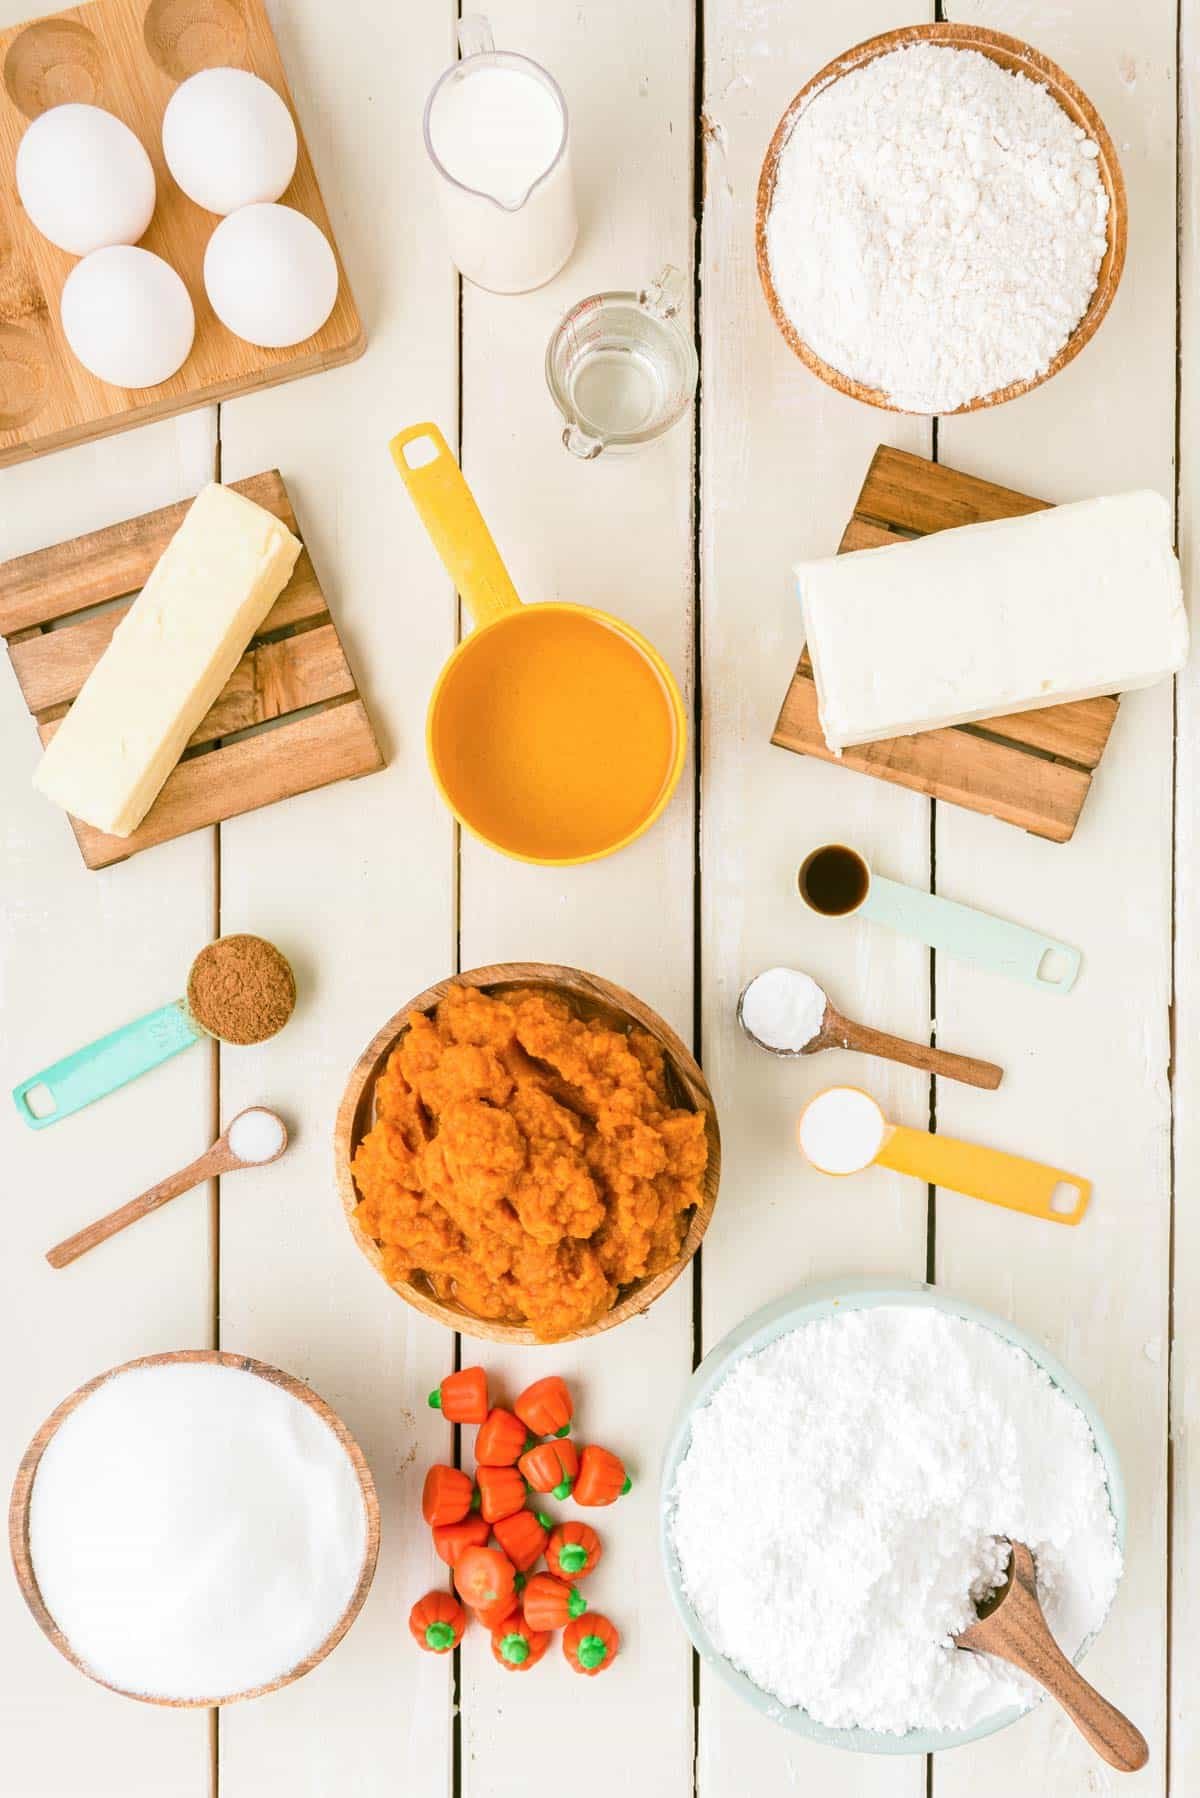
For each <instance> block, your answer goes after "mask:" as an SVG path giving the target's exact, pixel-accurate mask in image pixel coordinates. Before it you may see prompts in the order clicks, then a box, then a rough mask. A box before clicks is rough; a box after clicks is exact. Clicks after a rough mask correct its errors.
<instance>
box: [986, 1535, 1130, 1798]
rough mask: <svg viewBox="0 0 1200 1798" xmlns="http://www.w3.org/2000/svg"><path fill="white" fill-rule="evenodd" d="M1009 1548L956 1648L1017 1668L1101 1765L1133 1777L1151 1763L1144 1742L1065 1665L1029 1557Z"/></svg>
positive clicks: (1021, 1547)
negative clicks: (1004, 1567) (1001, 1579)
mask: <svg viewBox="0 0 1200 1798" xmlns="http://www.w3.org/2000/svg"><path fill="white" fill-rule="evenodd" d="M1009 1547H1010V1549H1011V1551H1012V1552H1011V1557H1010V1559H1009V1564H1008V1579H1007V1581H1006V1582H1005V1584H1004V1585H1003V1586H1001V1587H1000V1589H999V1591H998V1592H996V1593H993V1594H992V1596H991V1597H990V1598H989V1599H987V1600H986V1601H985V1603H984V1604H983V1606H982V1607H981V1608H980V1614H979V1616H978V1618H977V1619H976V1621H975V1622H974V1623H972V1624H969V1625H968V1626H967V1628H966V1629H964V1630H963V1631H962V1633H961V1635H958V1636H956V1637H955V1638H954V1640H955V1643H956V1644H957V1646H958V1647H959V1648H966V1649H969V1650H970V1651H971V1652H972V1653H973V1654H994V1655H996V1656H997V1657H998V1658H999V1659H1000V1660H1002V1661H1009V1662H1010V1663H1011V1664H1012V1665H1013V1666H1014V1667H1019V1668H1020V1669H1021V1672H1022V1673H1027V1674H1028V1675H1029V1677H1030V1679H1035V1680H1036V1681H1037V1683H1038V1685H1039V1686H1044V1687H1045V1689H1046V1691H1047V1692H1049V1694H1050V1696H1051V1698H1053V1699H1055V1700H1056V1701H1057V1702H1058V1703H1059V1704H1061V1706H1062V1708H1063V1710H1064V1711H1066V1713H1067V1715H1068V1717H1069V1718H1070V1719H1071V1721H1072V1723H1073V1724H1074V1725H1075V1727H1076V1729H1077V1730H1078V1731H1079V1733H1080V1734H1081V1735H1082V1736H1084V1737H1085V1738H1086V1740H1087V1741H1088V1742H1090V1743H1091V1745H1092V1747H1093V1748H1094V1749H1095V1750H1096V1753H1097V1754H1098V1755H1100V1757H1101V1759H1103V1760H1106V1761H1107V1762H1108V1764H1109V1766H1110V1767H1115V1768H1116V1769H1117V1771H1118V1772H1119V1773H1136V1772H1137V1770H1138V1768H1139V1767H1144V1766H1145V1764H1146V1762H1147V1760H1149V1758H1150V1750H1149V1748H1148V1747H1147V1746H1146V1738H1145V1736H1143V1734H1142V1733H1141V1731H1140V1730H1139V1729H1136V1728H1135V1727H1134V1725H1133V1724H1132V1723H1131V1722H1130V1721H1129V1718H1128V1717H1126V1716H1123V1715H1122V1713H1121V1712H1120V1711H1119V1710H1117V1708H1116V1706H1115V1705H1111V1704H1110V1703H1109V1702H1108V1700H1107V1698H1101V1696H1100V1694H1099V1692H1097V1691H1096V1689H1095V1687H1094V1686H1090V1685H1089V1684H1088V1682H1087V1680H1086V1679H1084V1677H1083V1675H1082V1673H1080V1671H1079V1669H1078V1668H1077V1667H1074V1666H1073V1665H1072V1664H1071V1662H1070V1661H1069V1660H1068V1659H1067V1657H1066V1655H1065V1654H1064V1653H1063V1651H1062V1649H1061V1648H1060V1647H1059V1646H1058V1643H1057V1642H1056V1641H1055V1640H1054V1637H1053V1636H1052V1635H1051V1634H1050V1630H1049V1628H1048V1626H1047V1623H1046V1619H1045V1617H1043V1615H1042V1607H1041V1605H1040V1604H1039V1603H1038V1595H1037V1573H1036V1571H1035V1568H1034V1564H1033V1556H1032V1554H1031V1553H1030V1552H1029V1550H1028V1549H1027V1548H1026V1546H1025V1544H1024V1543H1023V1542H1011V1543H1010V1544H1009Z"/></svg>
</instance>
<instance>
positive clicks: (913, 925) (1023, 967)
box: [796, 843, 1083, 993]
mask: <svg viewBox="0 0 1200 1798" xmlns="http://www.w3.org/2000/svg"><path fill="white" fill-rule="evenodd" d="M796 884H797V886H798V888H799V891H800V897H801V898H802V899H803V900H804V903H805V904H806V905H807V906H808V907H809V909H810V911H815V912H816V913H818V915H819V916H821V917H823V918H846V917H851V916H857V917H862V918H873V919H874V920H875V921H876V923H879V924H886V925H887V926H888V927H889V928H890V929H892V930H898V931H899V932H900V933H901V935H903V936H909V937H915V938H916V940H917V941H918V942H919V943H925V944H927V945H928V946H929V947H930V948H931V949H940V950H942V951H944V953H945V954H947V955H952V956H954V957H955V959H956V960H958V961H966V962H972V963H974V965H975V966H976V967H977V968H986V969H987V970H988V971H989V973H992V974H1006V975H1007V976H1008V977H1009V979H1010V980H1023V981H1025V983H1026V984H1027V985H1029V986H1036V987H1039V988H1040V989H1041V990H1042V991H1043V992H1047V993H1069V992H1070V990H1071V988H1072V987H1073V986H1074V984H1075V982H1076V980H1077V979H1078V977H1079V969H1080V965H1081V962H1082V959H1083V958H1082V956H1081V955H1080V953H1079V950H1078V949H1072V948H1071V946H1070V945H1069V944H1068V943H1060V942H1058V941H1056V939H1055V938H1054V937H1049V936H1041V935H1040V934H1039V933H1038V932H1037V931H1036V930H1027V929H1025V927H1024V926H1023V925H1020V924H1010V923H1008V922H1007V921H1006V920H1005V919H1004V918H995V917H993V916H992V915H991V913H990V912H984V911H977V910H976V909H975V907H974V906H971V905H959V904H957V903H956V902H955V901H954V900H952V899H942V898H940V897H939V896H938V895H937V894H936V893H922V892H921V891H920V890H919V889H918V888H916V887H909V886H904V885H902V884H901V883H900V882H899V881H896V880H884V879H882V878H881V877H880V876H879V875H878V874H875V873H873V872H872V870H871V868H870V866H869V864H868V862H867V860H866V857H865V856H863V855H861V854H860V853H859V852H858V850H857V849H851V848H848V847H847V845H846V844H845V843H823V844H822V845H821V847H820V848H819V849H814V850H813V851H812V853H811V854H810V855H808V856H806V857H805V859H804V861H803V862H801V864H800V870H799V873H798V874H797V876H796Z"/></svg>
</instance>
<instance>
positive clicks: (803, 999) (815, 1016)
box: [742, 968, 826, 1053]
mask: <svg viewBox="0 0 1200 1798" xmlns="http://www.w3.org/2000/svg"><path fill="white" fill-rule="evenodd" d="M825 1005H826V999H825V994H824V993H823V992H822V991H821V988H820V987H819V986H818V985H817V983H816V981H815V980H814V979H813V978H812V976H811V975H809V974H803V973H801V971H800V969H799V968H767V969H766V970H765V972H763V973H762V974H756V975H755V977H754V979H753V980H752V981H751V982H750V984H749V986H748V987H747V988H746V990H745V992H744V993H743V994H742V1022H743V1023H744V1024H745V1026H746V1028H747V1030H748V1031H749V1032H750V1034H751V1036H756V1037H757V1038H758V1040H759V1042H760V1043H766V1045H767V1047H768V1048H769V1049H790V1050H791V1051H792V1052H793V1053H795V1052H796V1051H798V1050H800V1049H803V1048H804V1046H805V1044H806V1043H811V1041H812V1039H813V1037H814V1036H816V1034H817V1032H818V1031H819V1030H820V1028H821V1020H822V1019H823V1018H824V1016H825Z"/></svg>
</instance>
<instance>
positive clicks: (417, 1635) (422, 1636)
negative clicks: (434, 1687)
mask: <svg viewBox="0 0 1200 1798" xmlns="http://www.w3.org/2000/svg"><path fill="white" fill-rule="evenodd" d="M408 1627H409V1629H410V1630H411V1632H412V1638H413V1641H414V1642H415V1643H416V1645H417V1647H418V1648H423V1649H425V1651H426V1653H428V1654H447V1653H449V1651H450V1649H452V1648H457V1647H458V1645H459V1643H460V1642H461V1641H462V1635H463V1631H464V1629H466V1627H467V1613H466V1612H465V1611H464V1610H463V1608H462V1606H461V1605H460V1604H459V1602H458V1600H457V1598H455V1597H454V1596H453V1594H452V1593H450V1592H427V1593H426V1594H425V1596H424V1598H418V1600H417V1602H416V1604H415V1605H414V1606H413V1608H412V1610H411V1611H410V1612H409V1613H408Z"/></svg>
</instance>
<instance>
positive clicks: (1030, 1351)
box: [659, 1275, 1127, 1754]
mask: <svg viewBox="0 0 1200 1798" xmlns="http://www.w3.org/2000/svg"><path fill="white" fill-rule="evenodd" d="M876 1305H922V1306H928V1307H931V1308H932V1309H933V1310H935V1311H945V1312H948V1313H949V1314H950V1315H951V1316H952V1317H964V1318H967V1319H968V1320H969V1321H970V1322H972V1323H977V1324H982V1325H983V1327H984V1328H985V1329H988V1330H994V1331H995V1333H996V1334H997V1335H998V1336H1002V1337H1003V1338H1004V1339H1005V1341H1007V1342H1011V1343H1015V1345H1016V1346H1017V1348H1021V1349H1024V1350H1025V1353H1026V1354H1027V1355H1029V1356H1030V1357H1031V1358H1032V1359H1033V1360H1034V1361H1036V1362H1037V1364H1038V1366H1039V1367H1042V1368H1044V1369H1045V1371H1046V1372H1047V1373H1048V1374H1049V1376H1050V1378H1051V1379H1052V1380H1053V1382H1054V1384H1055V1385H1056V1386H1057V1387H1059V1388H1060V1389H1061V1391H1063V1392H1064V1393H1065V1394H1066V1396H1067V1397H1068V1398H1069V1399H1071V1400H1073V1402H1074V1403H1075V1404H1076V1405H1078V1407H1079V1409H1080V1410H1081V1411H1082V1412H1083V1414H1084V1416H1085V1417H1086V1418H1087V1420H1088V1423H1089V1425H1090V1426H1091V1431H1092V1435H1093V1437H1094V1438H1095V1442H1096V1447H1097V1449H1098V1451H1099V1453H1100V1458H1101V1459H1102V1461H1103V1462H1104V1467H1105V1474H1106V1477H1107V1480H1108V1500H1109V1504H1110V1506H1111V1508H1112V1513H1113V1518H1114V1520H1115V1522H1116V1526H1117V1545H1118V1547H1119V1548H1120V1549H1121V1551H1122V1553H1123V1552H1124V1548H1125V1524H1126V1517H1127V1512H1126V1504H1125V1483H1124V1480H1123V1479H1122V1477H1121V1466H1120V1462H1119V1461H1118V1459H1117V1451H1116V1448H1115V1447H1114V1445H1113V1440H1112V1437H1111V1436H1110V1435H1109V1433H1108V1431H1107V1429H1106V1428H1105V1426H1104V1423H1103V1421H1102V1419H1101V1418H1100V1416H1099V1413H1098V1412H1097V1411H1096V1408H1095V1406H1094V1405H1093V1404H1092V1401H1091V1399H1090V1398H1089V1397H1088V1395H1087V1393H1086V1392H1085V1391H1084V1390H1083V1388H1082V1387H1081V1386H1080V1385H1079V1384H1078V1382H1077V1381H1076V1380H1075V1379H1074V1378H1073V1377H1072V1375H1071V1374H1069V1373H1068V1372H1067V1370H1066V1368H1065V1367H1064V1366H1063V1365H1062V1363H1061V1362H1060V1361H1058V1360H1057V1359H1056V1357H1055V1356H1053V1355H1052V1354H1050V1352H1049V1351H1048V1350H1047V1349H1045V1348H1043V1347H1042V1345H1041V1343H1040V1342H1036V1341H1035V1340H1034V1339H1033V1337H1032V1336H1029V1335H1027V1334H1026V1333H1025V1331H1024V1330H1021V1329H1018V1328H1017V1326H1016V1324H1011V1323H1008V1322H1006V1321H1005V1319H1004V1318H1002V1317H996V1316H995V1315H994V1314H993V1313H992V1312H990V1311H984V1310H983V1309H982V1308H981V1307H980V1306H978V1305H972V1304H971V1303H970V1302H969V1301H968V1300H966V1299H960V1298H956V1297H954V1295H953V1294H951V1293H948V1292H943V1291H942V1289H941V1288H940V1287H937V1286H928V1285H925V1284H924V1283H923V1282H922V1281H920V1280H896V1279H890V1278H881V1277H879V1276H869V1275H868V1276H861V1277H854V1278H848V1279H844V1280H827V1281H822V1282H820V1283H819V1284H814V1285H811V1286H803V1287H801V1288H799V1290H797V1291H796V1292H792V1293H788V1294H787V1295H786V1296H785V1297H783V1298H781V1299H777V1300H776V1301H775V1302H774V1304H771V1305H765V1306H764V1307H763V1309H762V1310H761V1311H755V1312H754V1313H753V1315H752V1316H750V1317H747V1318H745V1319H744V1321H743V1322H742V1323H740V1324H738V1325H737V1326H736V1328H735V1329H733V1330H731V1331H730V1332H729V1334H728V1336H725V1337H723V1338H722V1339H721V1341H720V1342H718V1343H717V1345H716V1347H715V1348H712V1349H710V1350H709V1352H708V1354H707V1355H706V1356H705V1357H704V1359H703V1361H702V1362H701V1363H700V1365H699V1367H698V1368H697V1369H696V1371H695V1373H694V1374H693V1375H692V1377H691V1380H690V1381H689V1382H688V1386H687V1390H686V1392H685V1395H684V1401H683V1405H682V1408H681V1410H680V1412H679V1416H678V1418H677V1420H676V1424H675V1428H674V1430H673V1431H672V1434H671V1440H670V1442H669V1443H668V1445H667V1453H666V1458H665V1460H664V1463H663V1473H662V1483H661V1488H660V1494H659V1543H660V1547H661V1550H662V1559H663V1567H664V1569H665V1571H666V1576H667V1585H668V1586H669V1588H670V1591H671V1597H672V1598H673V1599H674V1601H675V1608H676V1610H677V1611H678V1612H679V1615H680V1617H681V1618H682V1620H683V1626H684V1628H685V1629H686V1630H687V1633H688V1635H689V1636H690V1637H691V1639H692V1643H693V1645H694V1646H695V1649H696V1652H697V1653H698V1654H699V1656H700V1658H701V1659H702V1660H703V1661H704V1663H705V1665H706V1666H709V1667H712V1668H713V1669H714V1670H715V1672H716V1673H717V1674H718V1676H719V1677H720V1678H721V1679H722V1680H724V1682H725V1684H726V1685H727V1686H729V1687H730V1688H731V1689H732V1690H733V1691H734V1692H736V1693H737V1694H738V1695H739V1696H740V1697H741V1698H743V1699H745V1700H746V1702H747V1703H748V1704H751V1705H753V1706H754V1708H755V1710H757V1711H760V1712H761V1713H762V1714H763V1715H764V1716H766V1717H769V1718H770V1719H771V1720H772V1721H773V1722H776V1723H780V1724H782V1725H783V1727H784V1728H785V1729H790V1730H793V1731H794V1732H795V1733H796V1734H797V1735H802V1736H808V1737H810V1738H811V1739H812V1740H813V1741H815V1742H823V1743H825V1744H826V1746H828V1747H830V1748H846V1749H850V1750H853V1751H855V1752H857V1753H861V1754H934V1753H938V1752H940V1751H941V1750H942V1749H944V1748H960V1747H961V1746H962V1745H963V1744H964V1743H965V1742H977V1741H979V1740H980V1738H981V1737H982V1736H990V1735H992V1734H993V1733H994V1732H995V1731H996V1730H998V1729H1006V1728H1007V1727H1008V1725H1009V1724H1010V1723H1015V1722H1016V1721H1017V1718H1018V1717H1021V1716H1023V1715H1024V1714H1025V1713H1024V1711H1023V1710H1022V1709H1021V1708H1020V1707H1019V1706H1017V1705H1010V1706H1009V1708H1008V1709H1007V1710H1003V1711H997V1712H995V1713H994V1715H992V1716H990V1717H985V1718H984V1719H983V1720H982V1722H980V1723H976V1724H975V1725H973V1727H972V1728H970V1729H957V1730H911V1731H910V1732H909V1733H908V1734H907V1735H903V1736H897V1735H888V1734H884V1733H882V1732H881V1731H878V1730H873V1729H829V1728H827V1727H826V1726H825V1725H824V1724H823V1723H817V1722H815V1721H814V1720H813V1718H811V1717H810V1716H809V1715H808V1713H807V1711H804V1710H801V1709H800V1708H799V1707H798V1706H794V1705H793V1706H789V1705H784V1704H781V1703H780V1701H779V1700H778V1699H777V1698H772V1697H771V1695H770V1693H768V1692H764V1691H763V1690H762V1689H761V1687H759V1686H756V1685H755V1684H754V1683H753V1681H752V1680H749V1679H747V1677H746V1675H745V1674H744V1673H739V1671H738V1669H737V1668H736V1667H734V1666H733V1665H732V1663H731V1662H729V1661H727V1660H726V1659H725V1657H724V1656H723V1655H722V1654H720V1653H719V1652H718V1651H717V1650H716V1649H715V1648H714V1647H713V1645H712V1643H711V1641H710V1640H709V1637H708V1633H707V1631H706V1630H705V1628H704V1625H703V1623H701V1621H700V1619H699V1617H698V1616H697V1615H696V1613H695V1611H694V1610H693V1609H692V1607H691V1605H690V1604H689V1602H688V1600H687V1597H686V1595H685V1593H684V1590H683V1583H682V1581H681V1579H680V1576H679V1568H678V1566H677V1564H676V1561H675V1554H674V1550H673V1549H672V1547H671V1542H670V1537H669V1532H668V1518H669V1514H670V1494H671V1491H672V1488H673V1487H674V1484H675V1473H676V1469H677V1468H678V1466H679V1463H680V1461H681V1460H682V1459H683V1457H684V1455H685V1454H686V1453H687V1449H688V1446H689V1444H690V1442H691V1434H692V1413H693V1412H694V1411H698V1410H699V1409H700V1407H701V1406H702V1405H705V1404H707V1402H708V1400H709V1399H710V1398H711V1397H712V1395H713V1393H714V1392H715V1391H716V1389H717V1387H718V1386H719V1385H720V1384H721V1382H722V1381H723V1380H724V1379H725V1378H726V1376H727V1375H728V1373H729V1372H730V1370H731V1368H732V1366H733V1364H734V1362H735V1361H739V1360H741V1359H742V1357H743V1356H744V1355H753V1354H757V1353H758V1351H759V1350H760V1349H764V1348H766V1347H767V1346H768V1344H770V1343H772V1342H774V1341H775V1340H776V1338H777V1337H779V1336H784V1335H786V1334H787V1333H788V1332H789V1331H790V1330H794V1329H795V1328H796V1327H797V1326H798V1325H800V1324H805V1323H812V1322H814V1321H815V1320H816V1319H818V1318H823V1317H833V1316H835V1315H836V1314H837V1313H838V1312H840V1311H862V1310H866V1309H868V1308H870V1307H872V1306H876ZM1094 1640H1095V1636H1094V1635H1093V1636H1089V1637H1088V1639H1087V1641H1086V1642H1084V1643H1083V1645H1082V1646H1081V1648H1080V1649H1079V1652H1078V1653H1077V1654H1076V1656H1075V1660H1076V1661H1077V1662H1078V1661H1081V1660H1082V1659H1083V1657H1084V1655H1085V1654H1086V1653H1087V1651H1088V1649H1089V1648H1090V1647H1091V1645H1092V1643H1093V1641H1094Z"/></svg>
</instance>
